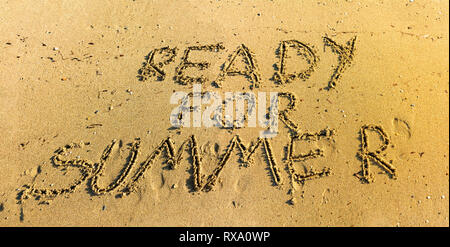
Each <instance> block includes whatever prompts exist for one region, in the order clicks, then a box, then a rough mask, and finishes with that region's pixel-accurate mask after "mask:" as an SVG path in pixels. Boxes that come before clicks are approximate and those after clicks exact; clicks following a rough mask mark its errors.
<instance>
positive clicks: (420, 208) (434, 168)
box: [0, 0, 449, 227]
mask: <svg viewBox="0 0 450 247" xmlns="http://www.w3.org/2000/svg"><path fill="white" fill-rule="evenodd" d="M0 4H1V8H0V20H1V21H0V30H1V33H2V37H1V38H0V49H1V51H2V52H0V67H1V71H2V73H1V83H0V106H1V107H0V126H1V127H0V128H1V131H0V133H2V135H1V136H2V137H1V138H0V164H1V169H2V171H1V172H0V226H447V227H448V226H449V219H448V215H449V211H448V210H449V200H448V198H449V197H448V196H449V195H448V194H449V176H448V172H449V165H448V164H449V158H448V156H449V139H448V135H449V116H448V114H449V101H448V97H449V95H448V91H449V71H448V69H449V61H448V59H449V45H448V42H449V40H448V39H449V26H448V23H449V3H448V1H437V0H436V1H428V0H415V1H410V0H399V1H356V0H347V1H331V0H330V1H325V0H323V1H317V0H316V1H287V0H286V1H275V0H274V1H263V0H260V1H195V0H189V1H157V0H155V1H144V0H134V1H125V0H123V1H111V2H106V1H92V0H89V1H87V0H86V1H85V0H79V1H43V2H41V1H30V0H22V1H1V3H0ZM194 84H201V85H202V90H203V92H206V91H213V92H217V93H219V94H220V95H222V96H223V95H224V94H225V93H226V92H254V93H258V92H278V96H279V99H280V110H279V120H280V122H279V129H278V130H279V132H278V134H277V135H276V136H275V137H272V138H261V137H260V136H259V132H260V131H261V130H262V129H261V128H254V127H248V126H235V125H234V124H233V125H232V126H231V127H228V128H225V127H224V128H218V127H212V128H207V127H182V128H174V127H172V126H171V123H170V121H169V116H170V114H171V111H172V109H173V108H174V107H175V106H176V105H172V104H170V103H169V102H170V97H171V95H172V94H173V93H174V92H186V93H187V94H192V91H193V85H194ZM182 117H183V116H180V119H182Z"/></svg>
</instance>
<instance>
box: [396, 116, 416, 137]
mask: <svg viewBox="0 0 450 247" xmlns="http://www.w3.org/2000/svg"><path fill="white" fill-rule="evenodd" d="M392 126H393V127H394V133H395V135H396V136H404V137H407V138H408V139H409V138H411V135H412V134H411V126H410V125H409V123H408V122H407V121H405V120H403V119H400V118H394V119H393V120H392Z"/></svg>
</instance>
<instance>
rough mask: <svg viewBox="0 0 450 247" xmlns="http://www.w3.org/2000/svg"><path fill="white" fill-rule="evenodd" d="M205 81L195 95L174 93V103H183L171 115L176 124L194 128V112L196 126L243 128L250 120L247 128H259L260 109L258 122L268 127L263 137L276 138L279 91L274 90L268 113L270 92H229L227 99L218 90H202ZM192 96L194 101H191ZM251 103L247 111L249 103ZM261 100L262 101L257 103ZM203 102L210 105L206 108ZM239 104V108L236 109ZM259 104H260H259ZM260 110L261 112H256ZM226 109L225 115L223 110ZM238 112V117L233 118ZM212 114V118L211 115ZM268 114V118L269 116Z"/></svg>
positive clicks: (195, 85) (261, 135) (171, 120)
mask: <svg viewBox="0 0 450 247" xmlns="http://www.w3.org/2000/svg"><path fill="white" fill-rule="evenodd" d="M201 88H202V86H201V84H194V86H193V91H192V93H191V94H188V93H186V92H174V93H173V94H172V96H171V97H170V103H171V104H178V103H179V101H180V100H181V104H179V106H177V107H175V108H174V109H173V110H172V112H171V114H170V123H171V125H172V127H176V128H179V127H190V126H191V121H190V119H191V112H192V115H193V125H192V126H193V127H202V123H203V127H207V128H208V127H219V128H242V127H244V122H245V120H247V122H248V126H247V127H257V124H256V123H257V121H256V112H258V124H259V126H260V127H262V128H268V130H264V131H260V135H259V136H260V137H267V138H272V137H275V136H276V135H277V134H278V93H277V92H271V93H270V106H269V113H268V114H266V93H265V92H258V101H257V100H256V99H257V97H256V95H255V93H253V92H247V93H242V92H236V93H232V92H225V100H222V97H221V96H220V94H219V93H217V92H204V93H202V90H201ZM191 98H192V104H191ZM246 102H247V114H246V113H245V103H246ZM257 102H258V104H257ZM202 104H209V106H208V107H206V109H205V110H204V111H203V114H202ZM234 106H236V111H234V109H233V108H234ZM257 106H258V107H257ZM256 109H258V111H256ZM223 111H224V116H223V117H222V115H223V114H222V113H223ZM234 112H235V113H236V118H235V119H234V118H233V115H234ZM211 116H212V117H211ZM267 116H268V117H267Z"/></svg>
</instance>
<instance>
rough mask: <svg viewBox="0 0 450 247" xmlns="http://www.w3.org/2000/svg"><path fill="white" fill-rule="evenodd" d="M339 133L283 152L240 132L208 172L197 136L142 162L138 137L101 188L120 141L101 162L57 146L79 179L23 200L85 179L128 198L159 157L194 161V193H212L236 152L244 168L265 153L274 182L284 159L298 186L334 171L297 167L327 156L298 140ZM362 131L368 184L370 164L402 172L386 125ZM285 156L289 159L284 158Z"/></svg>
mask: <svg viewBox="0 0 450 247" xmlns="http://www.w3.org/2000/svg"><path fill="white" fill-rule="evenodd" d="M369 132H373V133H375V134H376V135H378V136H379V138H380V139H381V140H382V142H381V145H379V146H378V147H376V146H375V145H374V144H372V145H370V144H369V137H368V136H369ZM334 135H335V131H334V130H331V129H328V128H326V129H323V130H321V131H319V132H317V133H303V134H302V135H297V136H290V138H289V141H288V142H287V143H286V146H285V148H284V151H282V153H281V154H276V153H275V152H274V149H273V147H272V144H271V139H270V138H257V139H255V140H253V141H252V142H250V143H248V144H246V143H245V142H244V141H243V140H242V139H241V138H240V137H239V135H235V136H233V137H232V138H231V140H230V141H229V144H228V145H227V146H226V148H225V150H224V151H223V152H222V154H220V155H218V156H217V163H216V165H215V168H214V170H213V171H212V172H211V173H210V174H205V173H204V171H202V169H203V165H202V160H203V158H204V157H203V153H202V152H201V150H200V148H199V147H200V146H201V144H199V143H198V140H197V137H196V136H195V135H192V136H190V137H188V138H187V139H186V140H184V141H183V142H182V143H180V144H179V146H178V147H176V145H175V143H174V141H173V139H172V138H171V137H167V138H165V139H163V140H162V141H161V143H160V144H159V145H158V146H157V147H156V148H155V149H153V151H152V152H151V153H150V154H148V155H147V156H144V158H143V159H142V158H141V161H139V162H138V160H139V158H140V150H141V140H140V139H139V138H137V139H135V140H134V141H133V142H132V143H131V148H130V153H129V156H128V158H127V159H126V160H127V162H126V164H125V166H124V168H123V169H122V171H121V173H119V174H118V175H117V177H116V178H115V179H114V180H113V181H112V182H111V183H109V185H107V186H100V185H99V180H100V179H102V178H103V177H104V176H105V171H106V170H107V169H106V166H107V165H108V164H109V163H111V162H110V160H111V159H112V158H111V156H113V155H112V150H113V148H114V147H116V145H120V144H119V143H120V141H118V140H113V141H112V143H111V144H110V145H108V146H107V147H106V149H105V150H104V151H103V153H102V154H101V155H100V157H99V160H98V161H91V160H87V159H83V158H82V157H79V155H78V156H77V157H75V158H68V156H67V155H68V154H70V153H72V152H73V153H74V154H77V150H79V151H81V149H85V148H88V147H89V145H90V143H85V142H80V143H72V144H68V145H65V146H64V147H61V148H59V149H57V150H56V151H55V154H54V155H53V156H52V157H51V160H52V162H53V165H54V166H55V167H56V168H59V169H70V168H72V169H78V170H79V171H80V174H81V175H80V177H79V178H77V179H75V181H74V182H72V183H71V184H69V185H67V186H65V187H62V188H53V187H50V188H36V187H35V185H34V184H29V185H24V187H23V189H22V190H21V191H20V192H19V194H18V198H19V203H21V202H22V201H23V200H25V199H28V198H30V197H34V198H36V199H37V200H40V201H41V202H46V201H47V200H51V199H54V198H55V197H57V196H60V195H66V196H68V194H71V193H73V192H75V191H76V190H77V189H78V188H79V187H80V185H81V184H83V183H84V182H87V184H88V188H89V189H88V190H89V191H90V193H92V194H94V195H104V194H108V193H113V192H114V193H118V194H117V195H118V196H124V195H127V194H129V193H132V192H134V191H136V188H137V186H138V184H139V181H142V180H143V178H144V175H145V174H146V173H148V171H149V169H150V168H152V167H154V166H155V165H156V164H155V163H157V161H158V160H162V162H163V164H167V167H165V168H163V169H169V170H175V169H177V168H179V167H180V166H181V165H182V163H186V162H187V163H189V164H190V165H191V169H190V171H191V172H190V173H191V178H190V180H191V181H192V188H191V190H192V192H201V191H203V192H208V191H210V190H212V189H213V188H214V187H215V185H216V183H217V182H218V179H219V177H220V175H221V173H222V171H223V170H224V169H225V168H226V167H227V164H228V163H230V162H232V161H230V159H231V158H232V157H233V156H232V154H233V153H235V154H236V155H237V156H238V157H239V159H238V162H239V163H240V165H241V166H242V167H251V166H252V165H253V164H254V158H255V154H256V153H261V154H262V155H263V156H265V160H266V163H267V166H268V170H269V177H271V180H272V182H273V184H274V185H275V186H279V185H281V184H283V181H282V176H281V171H282V169H280V168H281V167H280V163H281V164H284V165H285V166H286V168H285V169H284V170H285V171H287V172H288V175H289V178H290V179H289V184H290V185H291V187H292V188H293V186H294V184H300V185H303V184H304V183H305V182H306V181H308V180H312V179H320V178H324V177H327V176H330V175H332V172H331V169H330V168H328V167H323V168H322V169H318V170H316V169H313V168H311V169H310V170H304V169H299V168H298V167H297V165H296V164H297V163H299V162H300V163H301V162H305V161H307V160H311V159H315V158H319V157H322V156H324V150H322V149H321V148H317V149H312V150H309V151H306V152H301V151H299V150H298V147H296V143H299V142H301V141H309V142H314V141H319V140H321V139H322V140H328V141H332V140H334ZM360 135H361V138H360V140H361V144H360V150H359V151H358V152H357V155H358V157H359V159H360V160H361V163H362V165H361V171H360V172H359V176H357V177H359V178H360V179H361V180H362V181H363V182H367V183H370V182H372V181H373V175H372V172H371V171H370V170H371V169H370V167H371V166H373V165H378V166H380V167H381V168H382V169H384V171H385V172H386V173H387V174H388V175H389V176H390V177H391V178H393V179H395V178H396V176H397V171H396V168H395V167H394V165H393V164H392V161H389V162H388V161H386V160H385V151H386V149H387V148H388V147H389V146H390V139H389V137H388V136H387V134H386V132H385V131H384V129H383V128H382V127H381V126H377V125H364V126H362V127H361V130H360ZM186 152H187V153H188V157H186V156H185V157H183V155H184V154H185V153H186ZM280 157H285V158H284V159H283V158H281V159H280ZM182 161H185V162H182ZM158 163H159V162H158ZM131 171H133V172H131ZM355 175H356V174H355Z"/></svg>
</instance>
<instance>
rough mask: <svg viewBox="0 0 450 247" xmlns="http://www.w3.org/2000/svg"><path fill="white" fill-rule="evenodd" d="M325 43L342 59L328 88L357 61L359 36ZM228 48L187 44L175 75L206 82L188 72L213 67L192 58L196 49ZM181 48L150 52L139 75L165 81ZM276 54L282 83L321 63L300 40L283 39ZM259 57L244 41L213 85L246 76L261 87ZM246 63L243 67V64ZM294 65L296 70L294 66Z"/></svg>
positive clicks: (179, 80)
mask: <svg viewBox="0 0 450 247" xmlns="http://www.w3.org/2000/svg"><path fill="white" fill-rule="evenodd" d="M323 42H324V45H325V46H327V47H330V50H331V51H332V52H333V53H334V54H335V55H336V56H337V58H338V64H337V65H335V66H334V71H333V72H332V75H331V76H330V79H329V81H328V88H329V89H330V88H335V87H336V84H337V82H338V81H339V79H340V78H341V75H342V73H343V72H344V71H345V70H346V69H347V68H348V67H349V66H350V64H351V63H352V61H353V57H354V51H355V42H356V36H354V37H353V38H351V39H350V40H348V41H347V42H346V43H345V44H339V43H338V42H336V41H334V40H332V39H331V38H329V37H323ZM224 49H225V46H224V45H223V44H222V43H218V44H211V45H197V46H189V47H187V48H186V49H185V50H184V52H183V56H182V57H181V61H180V63H179V64H178V66H177V67H176V68H175V75H174V76H173V78H174V80H175V82H177V83H179V84H181V85H190V84H194V83H204V82H206V81H207V78H205V76H203V75H199V76H192V75H188V74H189V73H188V71H192V69H198V70H205V69H207V68H209V67H210V63H209V62H207V61H201V62H193V61H192V60H195V58H194V59H193V58H191V56H192V52H193V51H197V52H198V51H201V52H210V53H219V52H221V51H222V50H224ZM177 51H178V48H176V47H174V48H170V47H169V46H166V47H162V48H156V49H153V50H152V51H150V53H149V54H148V55H147V56H146V61H145V62H144V63H143V66H142V67H141V68H140V69H139V71H138V78H139V79H140V80H141V81H146V80H148V79H150V78H156V79H157V80H160V81H163V80H165V78H166V76H167V71H166V69H165V68H164V67H165V66H167V65H169V64H171V63H173V62H174V61H175V58H176V57H177ZM275 54H276V57H277V59H278V62H277V63H276V64H274V66H273V67H274V69H275V72H274V74H273V76H272V78H271V79H272V80H273V81H274V82H275V83H278V84H285V83H289V82H293V81H294V80H296V79H301V80H307V79H309V78H310V76H311V75H312V73H313V72H314V71H315V69H316V67H317V65H318V63H319V57H318V55H317V52H316V51H315V50H314V49H313V48H312V46H310V45H308V44H306V43H303V42H300V41H298V40H283V41H281V42H280V44H279V47H278V49H276V51H275ZM255 57H256V56H255V54H254V53H253V52H252V51H251V50H250V48H248V47H247V46H246V45H244V44H241V45H239V46H238V47H237V48H236V49H235V50H234V51H233V52H232V53H231V54H230V55H229V57H228V59H227V60H226V61H225V62H224V63H223V65H222V66H221V68H220V69H221V70H220V73H219V75H218V76H217V78H216V79H215V80H214V81H213V83H212V84H213V85H214V86H216V87H218V88H220V87H222V82H223V81H224V79H225V78H226V77H228V76H244V77H246V78H247V80H248V81H249V82H250V88H251V89H253V88H257V87H259V85H260V83H261V81H262V79H261V75H260V73H259V68H258V62H257V61H256V59H255ZM242 64H243V66H239V65H242ZM304 64H306V66H305V65H304ZM288 65H290V66H288ZM292 67H294V68H295V69H292Z"/></svg>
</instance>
